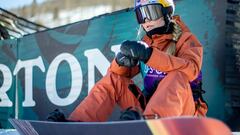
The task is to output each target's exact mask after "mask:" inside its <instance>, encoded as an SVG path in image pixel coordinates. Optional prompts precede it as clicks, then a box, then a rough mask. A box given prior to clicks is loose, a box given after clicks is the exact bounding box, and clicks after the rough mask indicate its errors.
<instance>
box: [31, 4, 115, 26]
mask: <svg viewBox="0 0 240 135" xmlns="http://www.w3.org/2000/svg"><path fill="white" fill-rule="evenodd" d="M118 8H119V7H118ZM112 11H113V9H112V6H111V5H98V6H90V7H79V8H76V9H73V10H59V12H58V15H57V18H54V14H53V13H44V14H38V15H36V16H34V17H31V18H27V19H29V20H31V21H33V22H41V24H43V25H44V26H47V27H50V28H53V27H57V26H62V25H65V24H69V23H73V22H77V21H80V20H85V19H90V18H92V17H94V16H98V15H101V14H105V13H111V12H112Z"/></svg>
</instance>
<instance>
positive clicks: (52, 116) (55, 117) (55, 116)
mask: <svg viewBox="0 0 240 135" xmlns="http://www.w3.org/2000/svg"><path fill="white" fill-rule="evenodd" d="M47 121H53V122H68V120H67V119H66V117H65V115H64V113H63V112H62V111H61V110H59V109H56V110H54V111H53V112H51V113H49V115H48V117H47Z"/></svg>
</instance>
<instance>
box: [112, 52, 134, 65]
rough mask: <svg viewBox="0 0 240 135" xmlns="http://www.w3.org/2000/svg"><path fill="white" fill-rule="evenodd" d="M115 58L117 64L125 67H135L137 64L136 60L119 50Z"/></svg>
mask: <svg viewBox="0 0 240 135" xmlns="http://www.w3.org/2000/svg"><path fill="white" fill-rule="evenodd" d="M115 60H116V62H117V64H118V65H120V66H125V67H135V66H136V65H137V64H138V60H134V59H132V58H129V57H126V56H124V55H123V54H122V53H121V52H119V53H118V54H117V56H116V59H115Z"/></svg>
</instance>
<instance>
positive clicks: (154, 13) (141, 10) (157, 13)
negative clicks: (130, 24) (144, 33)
mask: <svg viewBox="0 0 240 135" xmlns="http://www.w3.org/2000/svg"><path fill="white" fill-rule="evenodd" d="M135 13H136V16H137V21H138V23H139V24H142V23H145V20H146V19H148V20H149V21H155V20H157V19H159V18H161V17H163V13H162V6H161V5H160V4H152V5H145V6H142V7H137V8H136V9H135Z"/></svg>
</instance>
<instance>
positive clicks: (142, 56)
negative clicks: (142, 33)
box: [120, 40, 152, 63]
mask: <svg viewBox="0 0 240 135" xmlns="http://www.w3.org/2000/svg"><path fill="white" fill-rule="evenodd" d="M120 50H121V53H122V54H123V55H125V56H127V57H130V58H132V59H134V60H140V61H143V62H144V63H146V62H147V61H148V60H149V58H150V56H151V54H152V48H150V47H145V45H144V44H143V43H140V42H137V41H129V40H127V41H124V42H123V43H122V44H121V47H120Z"/></svg>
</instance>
